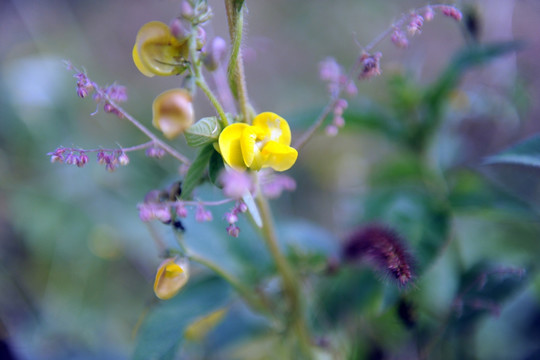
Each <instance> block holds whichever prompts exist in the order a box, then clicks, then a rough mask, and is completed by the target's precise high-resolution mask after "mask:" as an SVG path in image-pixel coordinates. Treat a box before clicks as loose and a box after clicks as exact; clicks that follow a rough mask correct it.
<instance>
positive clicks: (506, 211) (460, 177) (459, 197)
mask: <svg viewBox="0 0 540 360" xmlns="http://www.w3.org/2000/svg"><path fill="white" fill-rule="evenodd" d="M449 182H450V183H451V189H450V195H449V202H450V206H451V207H452V210H453V212H454V213H460V212H471V211H482V212H484V213H485V214H486V215H488V214H495V213H498V214H500V215H501V216H505V217H506V218H507V219H515V220H526V221H533V220H534V219H535V218H536V214H535V213H534V212H533V211H532V209H531V208H530V207H529V206H528V205H527V204H526V203H525V202H522V201H521V200H518V199H516V198H515V197H514V196H512V195H510V194H506V193H502V192H501V191H500V190H499V189H498V188H497V187H496V185H494V184H491V183H489V182H488V181H487V179H485V177H482V176H481V174H479V173H474V172H471V171H459V172H458V173H456V174H453V176H452V177H451V178H449Z"/></svg>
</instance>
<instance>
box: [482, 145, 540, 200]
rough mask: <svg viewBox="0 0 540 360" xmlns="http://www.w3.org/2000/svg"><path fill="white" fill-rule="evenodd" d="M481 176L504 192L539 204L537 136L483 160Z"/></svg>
mask: <svg viewBox="0 0 540 360" xmlns="http://www.w3.org/2000/svg"><path fill="white" fill-rule="evenodd" d="M484 164H485V165H486V167H485V169H484V170H485V171H484V173H485V174H486V175H487V176H488V177H489V178H491V179H492V180H494V181H495V182H496V183H497V184H499V185H501V186H502V187H503V188H504V189H506V190H507V191H509V192H510V193H512V194H514V195H515V196H517V197H519V198H520V199H523V200H525V201H527V202H528V203H530V204H533V205H536V206H538V205H539V204H540V136H539V135H536V136H534V137H532V138H530V139H527V140H525V141H522V142H520V143H518V144H516V145H514V146H512V147H511V148H509V149H507V150H505V151H503V152H501V153H499V154H497V155H493V156H490V157H488V158H487V159H486V161H485V163H484Z"/></svg>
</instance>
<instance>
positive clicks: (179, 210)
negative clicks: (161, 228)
mask: <svg viewBox="0 0 540 360" xmlns="http://www.w3.org/2000/svg"><path fill="white" fill-rule="evenodd" d="M175 211H176V215H177V216H178V217H181V218H186V217H187V215H188V212H187V209H186V207H185V206H184V204H183V203H181V202H178V203H176V206H175Z"/></svg>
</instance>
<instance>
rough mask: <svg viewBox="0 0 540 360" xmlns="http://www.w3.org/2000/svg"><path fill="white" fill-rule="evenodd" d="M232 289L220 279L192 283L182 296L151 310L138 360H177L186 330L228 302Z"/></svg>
mask: <svg viewBox="0 0 540 360" xmlns="http://www.w3.org/2000/svg"><path fill="white" fill-rule="evenodd" d="M229 293H230V288H229V285H228V284H227V283H226V282H225V281H224V280H222V279H219V278H207V279H200V280H199V281H197V280H196V279H190V281H189V283H188V285H187V286H186V288H185V289H183V290H182V292H181V293H180V294H178V295H177V296H176V297H174V298H173V299H171V300H168V301H164V302H160V303H159V304H158V305H157V306H155V307H153V308H152V309H150V311H149V312H148V314H147V315H146V316H145V318H144V322H143V324H142V325H141V327H140V329H139V330H138V333H137V347H136V348H135V353H134V355H133V358H134V359H135V360H150V359H155V360H158V359H159V360H167V359H175V358H176V355H175V354H176V352H177V350H178V348H179V346H180V345H181V344H182V341H183V336H184V330H185V329H186V327H187V326H189V325H190V324H191V323H192V322H193V321H195V320H196V319H198V318H200V317H201V316H204V315H207V314H209V313H211V312H212V311H215V310H217V309H219V308H221V307H223V305H225V304H226V303H227V302H228V301H229Z"/></svg>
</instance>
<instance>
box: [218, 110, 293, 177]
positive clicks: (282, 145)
mask: <svg viewBox="0 0 540 360" xmlns="http://www.w3.org/2000/svg"><path fill="white" fill-rule="evenodd" d="M218 143H219V150H220V152H221V156H223V159H224V160H225V162H226V163H227V164H228V165H229V166H231V167H232V168H234V169H236V170H244V169H246V168H249V169H252V170H260V169H262V168H266V167H270V168H272V169H274V170H276V171H285V170H288V169H290V168H291V167H292V166H293V165H294V163H295V162H296V158H297V157H298V152H297V151H296V149H294V148H292V147H291V146H290V145H291V130H290V128H289V124H288V123H287V121H286V120H285V119H283V118H282V117H280V116H279V115H277V114H274V113H272V112H264V113H261V114H259V115H257V116H256V117H255V119H253V125H247V124H242V123H235V124H232V125H229V126H227V127H226V128H225V129H223V131H222V132H221V134H220V135H219V141H218Z"/></svg>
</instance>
